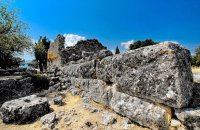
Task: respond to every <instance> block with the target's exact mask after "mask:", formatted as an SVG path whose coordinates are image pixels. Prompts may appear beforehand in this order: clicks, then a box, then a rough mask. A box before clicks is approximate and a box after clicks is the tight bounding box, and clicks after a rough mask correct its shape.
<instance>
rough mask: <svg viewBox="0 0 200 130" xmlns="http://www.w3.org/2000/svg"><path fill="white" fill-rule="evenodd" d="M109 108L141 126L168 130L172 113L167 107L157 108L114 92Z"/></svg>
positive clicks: (143, 101)
mask: <svg viewBox="0 0 200 130" xmlns="http://www.w3.org/2000/svg"><path fill="white" fill-rule="evenodd" d="M110 107H111V108H112V109H113V110H114V111H115V112H117V113H119V114H121V115H123V116H126V117H128V118H129V119H131V120H132V121H134V122H136V123H139V124H140V125H142V126H146V127H150V128H152V129H168V128H169V125H170V121H171V116H172V114H171V113H172V112H171V109H170V108H169V107H164V106H158V105H155V104H153V103H149V102H147V101H145V100H142V99H139V98H137V97H132V96H129V95H127V94H125V93H121V92H114V93H113V97H112V99H111V102H110Z"/></svg>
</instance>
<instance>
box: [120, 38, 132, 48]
mask: <svg viewBox="0 0 200 130" xmlns="http://www.w3.org/2000/svg"><path fill="white" fill-rule="evenodd" d="M132 43H134V40H130V41H127V42H122V43H121V46H122V47H124V48H126V49H128V48H129V46H130V44H132Z"/></svg>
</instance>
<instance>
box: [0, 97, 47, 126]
mask: <svg viewBox="0 0 200 130" xmlns="http://www.w3.org/2000/svg"><path fill="white" fill-rule="evenodd" d="M0 110H1V115H2V119H3V121H4V122H5V123H17V124H20V123H28V122H31V121H34V120H35V119H37V118H38V117H40V116H42V115H45V114H47V113H49V112H50V108H49V103H48V100H47V99H46V98H42V97H37V96H36V95H31V96H27V97H23V98H19V99H15V100H11V101H8V102H5V103H4V104H3V105H2V107H1V109H0Z"/></svg>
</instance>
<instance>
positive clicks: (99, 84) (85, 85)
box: [70, 77, 112, 106]
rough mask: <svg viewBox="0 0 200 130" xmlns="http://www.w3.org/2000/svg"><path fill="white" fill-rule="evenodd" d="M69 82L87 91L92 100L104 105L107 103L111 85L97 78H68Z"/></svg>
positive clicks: (109, 97) (110, 93)
mask: <svg viewBox="0 0 200 130" xmlns="http://www.w3.org/2000/svg"><path fill="white" fill-rule="evenodd" d="M70 80H71V84H72V85H73V86H75V87H78V88H80V89H81V90H83V91H85V92H87V94H88V96H90V97H91V99H92V100H94V101H95V102H98V103H102V104H103V105H105V106H108V105H109V102H110V99H111V97H112V92H111V86H108V85H107V84H106V83H105V82H104V81H102V80H98V79H80V78H73V77H72V78H70Z"/></svg>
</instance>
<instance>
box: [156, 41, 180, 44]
mask: <svg viewBox="0 0 200 130" xmlns="http://www.w3.org/2000/svg"><path fill="white" fill-rule="evenodd" d="M166 43H174V44H180V43H179V42H177V41H164V42H160V44H166Z"/></svg>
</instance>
